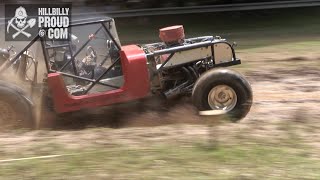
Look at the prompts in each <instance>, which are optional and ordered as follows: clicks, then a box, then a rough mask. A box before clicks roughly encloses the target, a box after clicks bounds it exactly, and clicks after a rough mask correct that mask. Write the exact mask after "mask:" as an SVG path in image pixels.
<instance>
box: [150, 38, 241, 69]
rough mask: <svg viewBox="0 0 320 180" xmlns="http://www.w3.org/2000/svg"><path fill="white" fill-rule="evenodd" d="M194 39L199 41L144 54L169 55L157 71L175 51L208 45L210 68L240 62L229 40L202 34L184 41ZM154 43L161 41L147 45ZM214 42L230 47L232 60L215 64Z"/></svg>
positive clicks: (152, 56)
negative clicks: (211, 64) (211, 62)
mask: <svg viewBox="0 0 320 180" xmlns="http://www.w3.org/2000/svg"><path fill="white" fill-rule="evenodd" d="M194 40H196V41H200V42H196V43H193V44H187V45H183V46H175V47H171V48H167V49H161V50H156V51H153V52H152V53H148V54H146V56H147V58H148V59H149V58H154V57H155V56H160V55H165V54H169V56H168V57H167V58H166V59H165V60H164V62H163V63H162V64H161V66H160V67H159V68H158V69H157V72H161V71H162V70H163V69H164V68H165V67H164V66H165V65H166V64H167V63H168V62H170V60H171V58H172V57H173V56H174V54H175V53H177V52H181V51H187V50H192V49H196V48H203V47H209V46H210V47H211V48H210V49H211V59H212V61H213V66H212V67H211V68H215V67H227V66H232V65H237V64H241V60H240V59H239V58H237V57H236V53H235V50H234V48H233V45H232V44H230V43H229V42H227V41H226V40H225V39H221V38H220V37H219V38H218V39H215V38H214V37H213V36H202V37H196V38H189V39H186V41H194ZM156 44H161V43H153V44H149V45H156ZM215 44H226V45H228V46H229V47H230V49H231V53H232V61H229V62H224V63H219V64H216V61H215V50H214V48H213V45H215ZM200 60H201V59H199V61H200Z"/></svg>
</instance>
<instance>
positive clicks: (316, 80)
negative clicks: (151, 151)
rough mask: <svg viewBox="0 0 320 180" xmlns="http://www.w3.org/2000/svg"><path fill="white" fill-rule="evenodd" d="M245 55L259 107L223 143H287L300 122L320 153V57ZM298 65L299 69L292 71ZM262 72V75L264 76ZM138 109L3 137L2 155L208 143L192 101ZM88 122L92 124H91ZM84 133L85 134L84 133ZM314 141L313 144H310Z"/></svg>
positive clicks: (226, 132) (229, 127)
mask: <svg viewBox="0 0 320 180" xmlns="http://www.w3.org/2000/svg"><path fill="white" fill-rule="evenodd" d="M240 55H242V56H243V57H245V58H247V59H248V61H246V62H245V63H246V64H250V65H251V66H253V67H255V68H251V67H249V68H248V69H249V70H248V69H246V70H244V69H241V68H240V69H239V71H243V72H244V74H245V75H246V76H247V77H248V79H249V81H250V82H251V84H252V88H253V92H254V103H253V107H252V109H251V111H250V113H249V114H248V116H247V117H246V118H245V119H243V120H242V121H241V122H239V123H233V124H232V123H224V124H222V125H220V126H219V129H220V130H221V131H220V132H223V133H222V134H223V136H221V141H224V142H227V140H228V142H229V143H232V139H233V136H235V134H238V135H239V134H241V135H242V136H246V135H249V134H250V136H252V137H255V138H261V139H270V140H271V141H277V139H281V138H283V136H282V135H286V130H285V129H284V127H285V126H283V124H286V123H287V122H289V121H294V122H298V123H300V124H301V126H302V127H303V129H306V128H310V127H313V131H312V134H310V133H311V131H310V132H308V131H303V132H302V133H301V135H302V136H303V137H306V140H307V141H306V142H307V143H308V144H312V145H314V146H315V147H317V148H320V144H317V143H315V142H313V141H312V139H315V138H316V139H318V137H319V136H320V132H319V130H318V127H319V126H320V125H319V124H318V122H316V121H317V120H318V118H319V117H320V111H319V104H320V96H319V93H320V71H319V70H318V69H317V68H315V66H314V64H317V63H318V60H319V58H318V56H315V55H312V56H310V55H305V56H303V57H300V56H299V57H298V56H296V57H292V58H290V57H289V58H283V57H280V56H279V57H278V55H274V57H272V56H270V55H269V56H268V58H265V59H264V60H263V59H262V60H261V59H260V60H261V61H256V60H253V59H254V58H253V57H252V56H255V57H258V56H260V55H261V54H256V55H254V54H253V55H252V54H251V55H250V56H251V57H250V56H246V55H247V54H246V53H240ZM281 58H282V59H281ZM292 63H293V64H295V65H294V66H289V64H292ZM300 64H301V65H300ZM257 67H261V69H259V70H258V69H257ZM253 69H255V70H253ZM133 106H135V105H133ZM131 108H132V107H131ZM137 109H139V108H133V109H130V108H129V109H128V107H127V106H125V107H119V108H118V111H122V112H125V113H122V114H117V113H114V109H107V110H101V111H97V112H94V113H95V114H98V115H97V117H101V116H100V114H101V113H102V112H103V114H104V115H103V117H105V118H95V116H93V117H92V118H93V119H94V120H89V121H90V122H91V123H83V122H81V121H80V120H79V121H78V120H77V121H72V122H68V123H67V124H65V123H61V124H60V127H58V129H62V130H54V131H45V130H41V131H32V132H2V133H0V147H1V151H3V152H10V151H12V150H13V149H19V150H23V149H28V148H30V147H31V146H38V145H41V144H44V143H50V142H52V143H57V144H61V145H63V146H66V147H70V148H79V147H83V146H85V147H90V146H91V145H104V146H108V145H111V144H123V145H129V144H130V145H139V144H144V143H159V142H161V141H162V142H164V141H167V142H170V141H188V138H200V139H203V138H206V137H207V136H206V135H207V133H208V131H207V127H206V126H205V125H203V123H202V121H201V119H200V118H199V117H198V116H197V115H196V114H197V113H196V111H195V110H194V108H193V107H192V105H191V104H190V102H188V100H181V101H180V102H179V103H178V104H176V105H175V106H174V107H173V108H172V109H170V110H169V112H167V111H156V110H152V109H147V110H143V111H144V112H143V111H141V110H137ZM110 119H116V120H117V121H119V120H120V123H117V124H116V126H117V127H118V128H115V129H114V128H111V129H110V128H108V127H110V126H113V125H114V123H110V122H111V121H110ZM83 121H85V122H88V119H83ZM181 123H183V124H181ZM172 124H174V125H172ZM145 126H149V127H145ZM150 126H151V127H150ZM84 127H86V128H84ZM92 127H95V128H92ZM99 127H100V128H99ZM113 127H114V126H113ZM79 128H80V129H82V128H84V129H82V130H81V131H78V129H79ZM248 133H249V134H248ZM310 135H312V138H309V137H311V136H310ZM75 139H77V140H76V141H75ZM30 153H31V152H30Z"/></svg>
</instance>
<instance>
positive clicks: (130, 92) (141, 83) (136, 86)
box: [48, 45, 150, 113]
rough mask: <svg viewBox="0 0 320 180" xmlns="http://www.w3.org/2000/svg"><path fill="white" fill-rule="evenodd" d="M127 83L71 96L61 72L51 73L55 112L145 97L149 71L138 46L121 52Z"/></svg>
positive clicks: (50, 79)
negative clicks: (113, 88) (110, 88)
mask: <svg viewBox="0 0 320 180" xmlns="http://www.w3.org/2000/svg"><path fill="white" fill-rule="evenodd" d="M120 56H121V64H122V72H123V76H124V80H125V82H124V85H123V87H121V88H120V89H116V90H111V91H106V92H103V93H96V94H88V95H81V96H72V95H70V94H69V93H68V91H67V89H66V87H65V84H64V81H63V78H62V76H61V75H60V74H59V73H50V74H49V75H48V86H49V88H50V90H51V93H52V98H53V102H54V107H55V110H56V112H58V113H63V112H70V111H76V110H80V109H86V108H93V107H97V106H105V105H111V104H115V103H121V102H126V101H130V100H135V99H139V98H143V97H145V96H147V95H148V94H149V91H150V85H149V74H148V68H147V60H146V56H145V53H144V51H143V50H142V49H141V48H139V47H138V46H136V45H129V46H123V47H122V50H121V51H120Z"/></svg>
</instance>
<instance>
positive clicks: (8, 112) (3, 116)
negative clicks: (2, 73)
mask: <svg viewBox="0 0 320 180" xmlns="http://www.w3.org/2000/svg"><path fill="white" fill-rule="evenodd" d="M19 128H27V129H32V128H34V121H33V113H32V106H31V105H30V103H28V101H27V100H26V98H25V97H24V96H23V94H21V91H20V90H19V89H16V88H15V87H14V86H12V85H10V86H6V84H5V85H3V83H0V129H6V130H8V129H19Z"/></svg>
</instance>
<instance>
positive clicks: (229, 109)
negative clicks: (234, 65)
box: [192, 69, 252, 122]
mask: <svg viewBox="0 0 320 180" xmlns="http://www.w3.org/2000/svg"><path fill="white" fill-rule="evenodd" d="M192 101H193V104H194V105H195V106H196V107H197V108H198V110H199V111H208V110H219V112H222V113H219V115H218V116H221V117H222V118H227V119H230V120H231V121H233V122H236V121H238V120H240V119H242V118H244V117H245V116H246V115H247V113H248V112H249V110H250V108H251V105H252V89H251V86H250V84H249V82H248V81H247V80H246V79H245V77H244V76H242V75H241V74H240V73H238V72H235V71H232V70H228V69H212V70H210V71H207V72H205V73H204V74H203V75H202V76H201V77H200V78H199V79H198V80H197V82H196V84H195V86H194V88H193V92H192Z"/></svg>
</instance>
